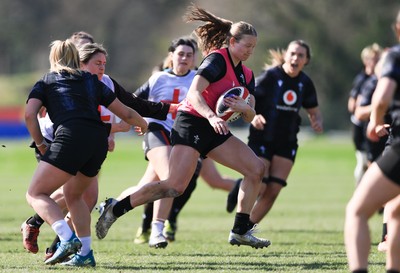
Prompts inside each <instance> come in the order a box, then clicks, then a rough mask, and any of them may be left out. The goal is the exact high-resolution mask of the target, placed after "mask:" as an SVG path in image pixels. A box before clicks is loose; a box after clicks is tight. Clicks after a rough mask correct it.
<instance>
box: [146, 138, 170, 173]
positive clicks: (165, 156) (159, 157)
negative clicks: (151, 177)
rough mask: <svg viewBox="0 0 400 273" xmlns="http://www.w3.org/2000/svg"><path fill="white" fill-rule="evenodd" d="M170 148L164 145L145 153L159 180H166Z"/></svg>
mask: <svg viewBox="0 0 400 273" xmlns="http://www.w3.org/2000/svg"><path fill="white" fill-rule="evenodd" d="M171 148H172V147H171V146H165V145H164V146H158V147H156V148H153V149H151V150H150V151H148V152H147V158H148V159H149V161H150V164H151V165H152V167H153V169H154V171H155V173H156V174H157V176H158V177H159V178H160V180H164V179H167V178H168V174H169V172H168V170H169V167H168V165H169V156H170V153H171Z"/></svg>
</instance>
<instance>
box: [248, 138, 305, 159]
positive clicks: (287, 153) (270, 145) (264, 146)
mask: <svg viewBox="0 0 400 273" xmlns="http://www.w3.org/2000/svg"><path fill="white" fill-rule="evenodd" d="M248 145H249V147H250V148H251V149H252V150H253V152H254V153H255V154H256V155H257V156H258V157H262V158H265V159H267V160H268V161H271V160H272V157H273V156H274V155H277V156H281V157H284V158H287V159H290V160H291V161H293V162H294V160H295V158H296V154H297V149H298V147H299V146H298V145H297V141H289V142H288V141H282V142H279V141H261V140H259V141H257V140H249V143H248Z"/></svg>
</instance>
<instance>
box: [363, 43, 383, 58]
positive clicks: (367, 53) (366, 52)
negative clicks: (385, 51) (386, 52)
mask: <svg viewBox="0 0 400 273" xmlns="http://www.w3.org/2000/svg"><path fill="white" fill-rule="evenodd" d="M381 53H382V48H381V47H380V45H378V44H377V43H373V44H372V45H369V46H366V47H364V49H363V50H362V51H361V60H362V61H364V60H366V59H372V58H375V57H379V56H380V54H381Z"/></svg>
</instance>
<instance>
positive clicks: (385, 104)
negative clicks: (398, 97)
mask: <svg viewBox="0 0 400 273" xmlns="http://www.w3.org/2000/svg"><path fill="white" fill-rule="evenodd" d="M396 88H397V83H396V81H395V80H393V79H391V78H389V77H384V78H381V79H379V81H378V84H377V86H376V89H375V92H374V94H373V96H372V103H371V115H370V121H369V123H368V128H367V137H368V138H369V139H371V140H372V141H378V140H379V136H378V135H377V132H376V128H377V126H379V125H383V124H384V123H385V119H384V117H385V114H386V111H387V109H388V108H389V105H390V103H391V101H392V99H393V96H394V93H395V90H396Z"/></svg>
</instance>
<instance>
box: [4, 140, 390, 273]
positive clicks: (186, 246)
mask: <svg viewBox="0 0 400 273" xmlns="http://www.w3.org/2000/svg"><path fill="white" fill-rule="evenodd" d="M0 142H1V143H0V144H2V145H4V146H5V147H3V146H0V162H1V164H0V172H1V183H0V243H1V248H0V271H1V272H13V273H14V272H46V271H49V272H71V271H75V270H77V271H78V270H79V272H92V271H95V272H99V273H100V272H140V273H148V272H249V273H250V272H251V273H254V272H285V273H288V272H304V273H305V272H348V269H347V260H346V254H345V249H344V244H343V224H344V209H345V206H346V202H347V201H348V200H349V198H350V196H351V194H352V192H353V190H354V180H353V175H352V174H353V168H354V164H355V158H354V153H353V147H352V145H351V142H350V138H348V139H346V140H337V139H329V138H327V137H318V138H312V139H308V140H306V139H305V140H304V141H301V143H300V148H299V153H298V156H297V159H296V164H295V167H294V169H293V171H292V173H291V175H290V177H289V179H288V187H287V188H285V189H284V190H283V192H282V193H281V195H280V196H279V198H278V200H277V202H276V204H275V206H274V207H273V209H272V211H271V212H270V214H269V215H268V216H267V217H266V218H265V219H264V220H263V221H262V222H261V224H260V225H259V228H260V233H259V235H260V236H263V237H266V238H268V239H270V240H271V241H272V245H271V246H270V247H269V248H267V249H258V250H255V249H252V248H249V247H245V246H241V247H233V246H230V245H229V244H228V243H227V238H228V233H229V230H230V228H231V227H232V224H233V219H234V215H233V214H228V213H227V212H226V211H225V200H226V192H223V191H219V190H212V189H211V188H209V187H208V186H207V185H206V184H205V183H204V182H203V181H201V180H200V181H199V182H198V186H197V188H196V190H195V192H194V193H193V195H192V198H191V200H190V201H189V203H188V205H187V206H186V207H185V209H184V210H183V211H182V213H181V215H180V218H179V231H178V233H177V241H176V242H174V243H172V244H170V245H169V246H168V247H167V248H166V249H164V250H155V249H150V248H149V247H148V246H147V245H134V244H133V243H132V242H133V238H134V235H135V233H136V229H137V228H138V227H139V226H140V223H141V214H142V208H141V207H139V208H136V209H135V210H133V211H131V212H130V213H129V214H127V215H125V216H124V217H122V218H120V219H119V220H118V221H117V222H116V223H115V224H114V225H113V227H112V228H111V229H110V232H109V234H108V236H107V237H106V238H105V239H104V240H101V241H100V240H98V239H97V238H96V237H95V236H94V233H93V249H94V252H95V257H96V261H97V267H96V268H95V269H64V268H62V267H61V266H46V265H44V263H43V253H44V250H45V248H46V246H48V245H49V244H50V243H51V240H52V239H53V237H54V233H53V231H52V230H51V229H50V227H49V226H47V225H44V226H43V227H42V229H41V233H40V236H39V247H40V250H39V253H38V254H37V255H32V254H30V253H27V252H26V251H25V250H24V249H23V247H22V243H21V234H20V231H19V227H20V224H21V223H22V221H23V220H25V219H26V218H27V217H28V216H30V215H31V214H32V213H33V211H32V209H31V208H30V207H29V206H28V205H27V203H26V201H25V191H26V189H27V187H28V184H29V181H30V177H31V176H32V174H33V172H34V169H35V166H36V161H35V159H34V157H33V152H32V150H31V149H30V148H28V144H29V140H28V139H26V140H20V141H10V140H0ZM145 164H146V163H145V161H144V159H143V153H142V150H141V142H140V139H139V138H138V137H120V138H118V140H117V146H116V151H115V152H114V153H111V154H109V156H108V158H107V160H106V162H105V163H104V165H103V169H102V173H101V177H100V196H99V201H101V200H103V199H104V198H105V197H114V196H116V195H118V194H119V193H120V192H121V191H122V190H123V189H125V188H126V187H128V186H131V185H135V184H137V182H138V180H139V179H140V177H141V175H142V174H143V172H144V169H145ZM220 170H221V172H222V173H224V174H226V175H231V176H233V177H237V176H238V175H237V174H236V173H235V172H233V171H231V170H228V169H226V168H224V167H220ZM97 218H98V214H97V211H94V212H93V213H92V226H93V227H94V224H95V222H96V221H97ZM370 224H371V233H372V240H373V245H372V249H371V252H372V253H371V256H370V263H371V266H370V272H383V270H384V260H385V256H384V254H382V253H379V252H378V251H377V250H376V245H377V243H378V241H379V239H380V231H381V216H379V215H376V216H375V217H373V219H372V220H371V222H370Z"/></svg>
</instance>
